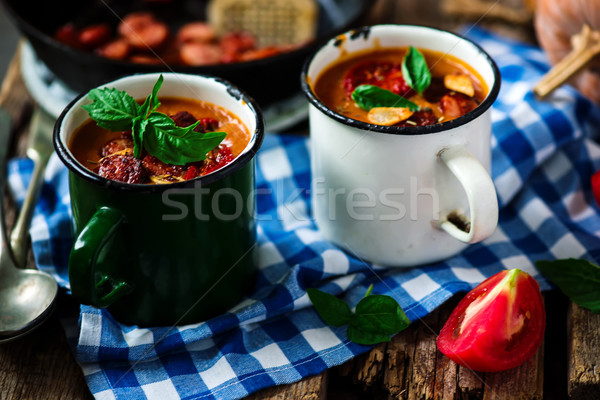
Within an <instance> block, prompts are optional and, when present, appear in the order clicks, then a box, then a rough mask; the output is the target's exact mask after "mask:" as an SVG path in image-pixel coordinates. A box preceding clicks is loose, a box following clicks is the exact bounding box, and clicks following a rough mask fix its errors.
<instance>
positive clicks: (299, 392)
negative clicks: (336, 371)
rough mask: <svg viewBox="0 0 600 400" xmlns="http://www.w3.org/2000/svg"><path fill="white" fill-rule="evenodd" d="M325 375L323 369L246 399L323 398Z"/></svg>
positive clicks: (308, 399)
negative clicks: (313, 374) (312, 374)
mask: <svg viewBox="0 0 600 400" xmlns="http://www.w3.org/2000/svg"><path fill="white" fill-rule="evenodd" d="M327 375H328V372H327V371H325V372H323V373H322V374H320V375H315V376H311V377H308V378H304V379H302V380H301V381H298V382H295V383H290V384H289V385H282V386H273V387H269V388H265V389H263V390H260V391H258V392H256V393H254V394H252V395H250V396H248V397H246V398H247V399H248V400H287V399H298V400H324V399H325V398H326V395H327Z"/></svg>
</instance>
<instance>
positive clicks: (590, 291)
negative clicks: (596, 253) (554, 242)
mask: <svg viewBox="0 0 600 400" xmlns="http://www.w3.org/2000/svg"><path fill="white" fill-rule="evenodd" d="M535 266H536V267H537V268H538V269H539V270H540V272H541V273H542V274H543V275H544V276H545V277H546V278H548V279H549V280H550V281H551V282H552V283H554V284H555V285H556V286H558V287H559V288H560V290H562V291H563V293H565V294H566V295H567V296H568V297H569V298H570V299H571V300H572V301H573V302H574V303H576V304H578V305H579V306H581V307H583V308H587V309H588V310H591V311H593V312H595V313H600V267H598V266H597V265H595V264H592V263H591V262H589V261H586V260H578V259H575V258H569V259H564V260H555V261H536V262H535Z"/></svg>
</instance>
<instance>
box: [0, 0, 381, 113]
mask: <svg viewBox="0 0 600 400" xmlns="http://www.w3.org/2000/svg"><path fill="white" fill-rule="evenodd" d="M0 2H1V3H2V5H3V6H4V8H5V9H6V10H7V12H8V14H9V15H10V17H11V18H12V20H13V21H14V22H15V23H16V25H17V27H18V29H19V30H20V31H21V33H22V34H23V35H24V36H25V37H26V38H27V39H28V40H29V42H30V43H31V45H32V47H33V49H34V50H35V52H36V54H37V56H38V57H39V58H40V60H42V61H43V62H44V63H45V64H46V65H47V67H48V68H49V69H50V70H51V71H52V72H53V73H54V74H55V75H56V76H57V77H58V78H59V79H60V80H61V81H63V82H64V83H65V84H66V85H67V86H68V87H69V88H70V89H72V90H73V91H75V92H84V91H87V90H89V89H91V88H93V87H96V86H98V85H101V84H103V83H105V82H108V81H111V80H114V79H116V78H118V77H121V76H124V75H131V74H134V73H146V72H156V71H174V72H183V73H189V74H209V75H215V76H219V77H222V78H224V79H227V80H229V81H230V82H232V83H234V84H235V85H237V86H239V87H241V88H242V89H243V90H245V91H246V92H247V93H249V94H250V96H252V97H254V98H255V99H256V100H257V101H258V103H259V104H260V105H261V106H265V105H268V104H271V103H273V102H275V101H277V100H281V99H285V98H287V97H289V96H290V95H292V94H294V93H296V92H299V91H300V83H299V76H300V72H301V69H302V64H303V63H304V60H305V59H306V58H307V57H308V55H309V54H311V53H312V52H314V51H315V50H316V49H317V48H318V47H319V46H320V45H321V44H323V43H324V42H325V41H326V40H327V39H329V38H330V37H332V36H334V35H336V34H339V33H342V32H344V31H346V30H348V29H350V28H353V27H355V26H358V25H359V24H360V23H361V18H362V17H363V16H364V15H365V14H366V12H367V10H368V8H369V7H370V6H371V3H372V1H370V0H319V22H318V32H317V38H316V39H315V40H314V41H312V42H311V43H309V44H307V45H305V46H303V47H300V48H298V49H296V50H293V51H291V52H288V53H283V54H279V55H276V56H273V57H269V58H265V59H260V60H255V61H248V62H243V63H234V64H222V65H214V66H201V67H190V66H172V67H171V66H165V65H144V64H136V63H132V62H127V61H119V60H110V59H107V58H103V57H100V56H97V55H95V54H92V53H87V52H84V51H80V50H76V49H73V48H71V47H68V46H66V45H64V44H62V43H60V42H58V41H56V40H54V39H53V37H52V35H53V34H54V32H55V31H56V29H57V28H58V27H60V26H62V25H63V24H65V23H66V22H68V21H72V22H74V23H75V24H77V25H79V26H85V25H87V24H90V23H96V22H108V23H110V24H113V25H114V26H116V25H117V24H118V22H119V20H118V18H117V17H116V16H115V13H116V14H117V15H120V16H121V17H122V16H124V15H125V14H127V13H128V12H131V11H139V10H141V9H148V10H150V11H153V12H155V15H157V16H158V17H159V18H160V19H162V20H163V21H165V22H167V23H168V24H169V25H170V26H172V27H176V26H178V25H180V24H182V23H184V22H186V21H184V20H182V18H184V17H185V18H187V19H188V21H189V20H203V19H205V7H206V3H207V1H206V0H176V1H174V2H173V3H171V4H169V5H164V4H162V5H161V4H160V2H157V3H158V4H155V5H152V6H148V5H145V6H143V5H142V1H141V0H93V1H90V0H86V1H81V0H52V1H32V0H0ZM106 4H108V5H109V6H110V9H109V7H107V6H106ZM111 9H112V10H114V12H113V11H111Z"/></svg>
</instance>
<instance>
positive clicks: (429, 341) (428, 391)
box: [407, 310, 440, 400]
mask: <svg viewBox="0 0 600 400" xmlns="http://www.w3.org/2000/svg"><path fill="white" fill-rule="evenodd" d="M439 331H440V327H439V310H436V311H434V312H433V313H431V314H429V315H428V316H427V317H425V318H423V319H422V320H421V321H419V324H417V335H416V342H415V353H414V356H413V365H412V374H411V375H410V378H409V379H408V385H407V388H408V397H407V398H408V399H409V400H413V399H415V400H416V399H431V398H433V393H434V385H435V371H436V366H435V364H436V358H437V354H436V353H437V345H436V337H437V334H438V333H439Z"/></svg>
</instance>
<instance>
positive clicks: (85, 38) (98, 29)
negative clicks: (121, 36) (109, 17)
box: [79, 24, 112, 49]
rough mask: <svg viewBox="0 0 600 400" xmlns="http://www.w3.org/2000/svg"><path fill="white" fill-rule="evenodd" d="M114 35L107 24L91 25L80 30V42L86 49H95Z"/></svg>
mask: <svg viewBox="0 0 600 400" xmlns="http://www.w3.org/2000/svg"><path fill="white" fill-rule="evenodd" d="M111 36H112V32H111V30H110V26H108V25H107V24H95V25H89V26H86V27H85V28H83V29H81V31H79V43H80V44H81V46H83V47H84V48H86V49H95V48H96V47H98V46H102V45H103V44H104V43H106V42H108V41H109V40H110V38H111Z"/></svg>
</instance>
